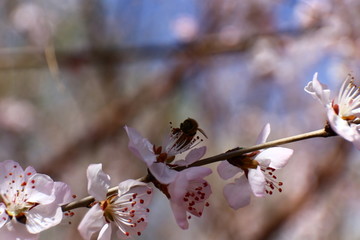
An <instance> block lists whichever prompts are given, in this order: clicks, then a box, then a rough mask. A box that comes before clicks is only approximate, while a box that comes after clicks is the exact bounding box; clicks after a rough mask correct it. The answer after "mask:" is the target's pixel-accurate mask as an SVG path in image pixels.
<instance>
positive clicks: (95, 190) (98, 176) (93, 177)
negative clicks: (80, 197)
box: [86, 163, 110, 201]
mask: <svg viewBox="0 0 360 240" xmlns="http://www.w3.org/2000/svg"><path fill="white" fill-rule="evenodd" d="M86 176H87V179H88V192H89V194H90V195H91V196H93V197H94V198H95V199H96V200H98V201H101V200H104V199H105V198H106V194H107V191H108V188H109V187H110V176H109V175H107V174H105V173H104V172H103V170H102V164H101V163H99V164H90V165H89V166H88V168H87V171H86Z"/></svg>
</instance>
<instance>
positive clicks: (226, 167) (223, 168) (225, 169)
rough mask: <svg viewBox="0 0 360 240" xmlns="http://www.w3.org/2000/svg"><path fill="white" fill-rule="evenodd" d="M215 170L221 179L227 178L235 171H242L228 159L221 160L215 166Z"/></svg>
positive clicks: (233, 174)
mask: <svg viewBox="0 0 360 240" xmlns="http://www.w3.org/2000/svg"><path fill="white" fill-rule="evenodd" d="M217 172H218V174H219V176H220V177H221V178H222V179H224V180H227V179H229V178H232V177H233V176H235V175H236V174H237V173H239V172H242V170H241V168H238V167H235V166H234V165H232V164H230V163H229V162H228V161H222V162H221V163H220V164H219V165H218V167H217Z"/></svg>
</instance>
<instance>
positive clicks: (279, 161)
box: [255, 147, 294, 169]
mask: <svg viewBox="0 0 360 240" xmlns="http://www.w3.org/2000/svg"><path fill="white" fill-rule="evenodd" d="M293 152H294V151H293V150H292V149H289V148H284V147H273V148H268V149H265V150H264V151H262V152H261V153H259V154H258V155H257V156H256V157H255V160H257V161H258V162H260V163H261V162H262V161H263V160H270V161H271V162H270V165H269V167H271V168H275V169H279V168H283V167H284V166H285V165H286V164H287V163H288V160H289V158H290V157H291V155H292V154H293Z"/></svg>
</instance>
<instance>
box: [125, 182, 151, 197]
mask: <svg viewBox="0 0 360 240" xmlns="http://www.w3.org/2000/svg"><path fill="white" fill-rule="evenodd" d="M137 186H144V187H147V184H146V183H144V182H140V181H138V180H134V179H128V180H125V181H123V182H121V183H119V195H122V194H124V193H127V192H129V191H130V189H132V188H134V187H137Z"/></svg>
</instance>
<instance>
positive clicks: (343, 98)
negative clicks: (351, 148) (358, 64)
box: [305, 73, 360, 149]
mask: <svg viewBox="0 0 360 240" xmlns="http://www.w3.org/2000/svg"><path fill="white" fill-rule="evenodd" d="M317 76H318V74H317V73H315V74H314V77H313V80H312V81H310V82H309V83H308V84H307V86H306V87H305V91H306V92H307V93H309V94H311V95H312V96H313V97H314V98H315V99H318V100H319V101H320V102H321V103H322V104H323V105H324V107H325V109H326V111H327V116H328V121H329V123H330V126H331V128H332V129H333V130H334V131H335V132H336V133H337V134H339V135H340V136H341V137H343V138H344V139H346V140H348V141H350V142H352V143H353V144H354V145H355V147H356V148H358V149H360V125H359V120H360V118H359V117H360V89H359V87H358V86H356V85H355V84H354V78H353V77H352V76H351V75H348V76H347V78H346V79H345V81H344V82H343V84H342V86H341V89H340V92H339V95H338V97H337V98H335V99H330V90H329V89H328V87H327V86H326V85H325V84H322V83H320V81H319V80H318V79H317Z"/></svg>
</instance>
